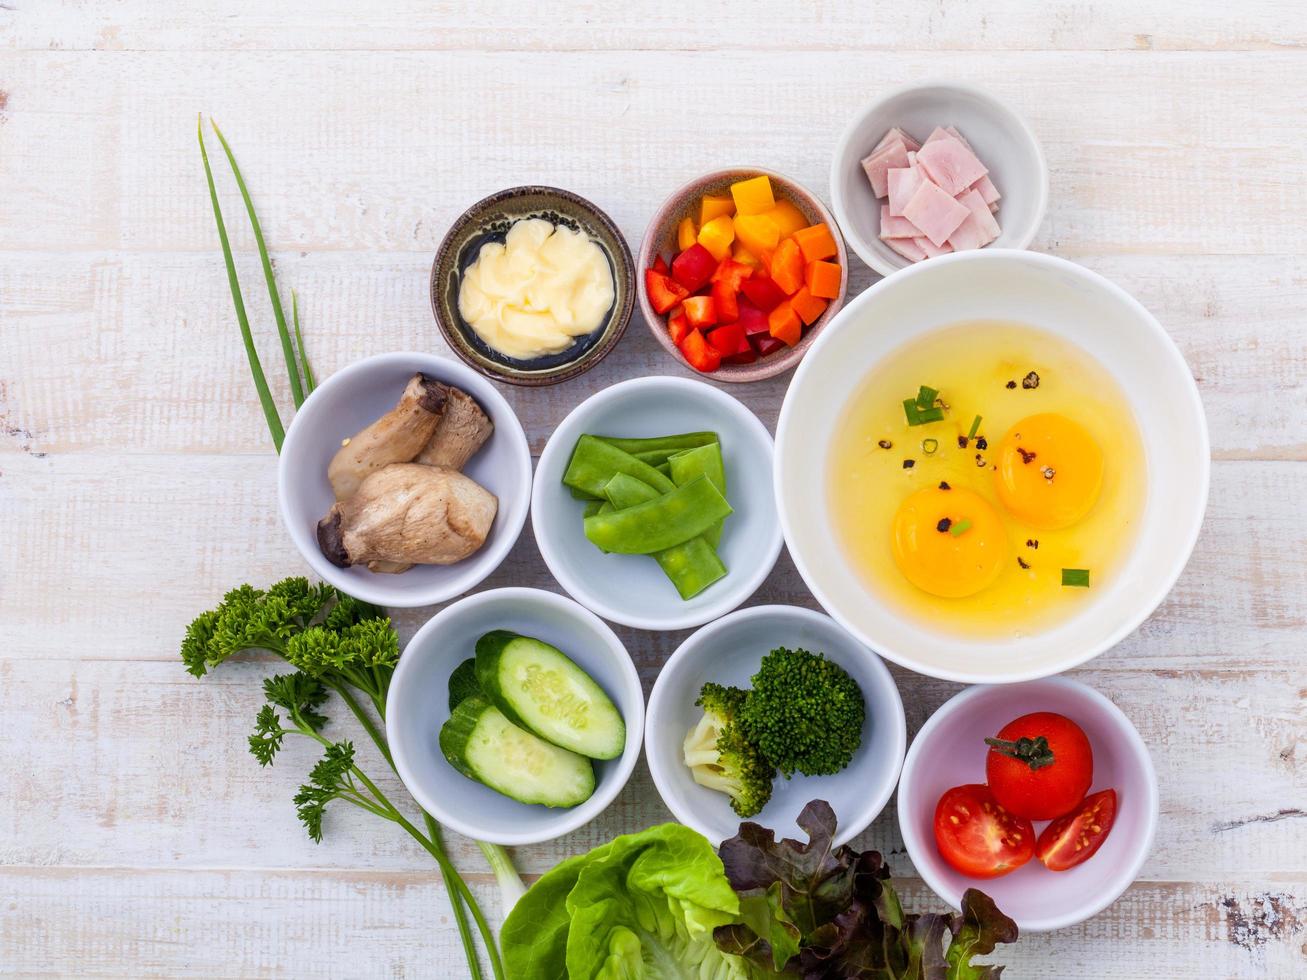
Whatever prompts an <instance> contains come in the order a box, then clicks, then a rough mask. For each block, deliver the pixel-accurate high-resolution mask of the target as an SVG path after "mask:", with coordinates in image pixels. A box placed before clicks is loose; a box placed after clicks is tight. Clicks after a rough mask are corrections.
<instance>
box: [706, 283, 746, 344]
mask: <svg viewBox="0 0 1307 980" xmlns="http://www.w3.org/2000/svg"><path fill="white" fill-rule="evenodd" d="M712 302H713V310H714V311H715V312H716V313H717V322H718V323H734V322H735V321H736V320H738V319H739V318H740V298H739V296H738V295H737V293H736V291H735V290H734V289H732V288H731V284H730V283H729V282H727V281H726V280H724V279H720V280H718V281H717V282H715V283H713V284H712ZM730 353H732V354H734V353H735V352H734V351H731V352H730Z"/></svg>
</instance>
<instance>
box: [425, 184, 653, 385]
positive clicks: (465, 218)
mask: <svg viewBox="0 0 1307 980" xmlns="http://www.w3.org/2000/svg"><path fill="white" fill-rule="evenodd" d="M524 218H543V219H545V220H546V221H551V222H553V223H554V224H556V225H565V226H567V227H568V228H571V229H572V230H573V231H581V232H584V233H585V234H586V235H588V236H589V237H590V238H591V239H593V240H594V241H595V242H596V243H597V244H598V245H599V247H600V249H602V250H603V253H604V255H605V256H606V257H607V259H608V265H609V267H610V269H611V270H612V273H613V305H612V307H611V308H610V309H609V310H608V313H607V315H606V316H605V317H604V321H603V323H601V324H600V325H599V327H598V328H597V329H596V330H594V331H593V332H591V333H589V334H587V335H586V336H584V337H578V338H577V339H576V340H575V342H573V344H572V346H571V347H569V348H567V350H565V351H561V352H560V353H558V354H550V355H547V356H545V357H537V358H533V359H532V360H529V361H524V360H519V359H517V358H513V357H507V356H506V355H504V354H501V353H499V351H497V350H494V349H493V348H492V347H489V346H488V345H487V344H486V343H485V342H484V341H483V340H482V339H481V338H480V337H478V336H477V334H476V331H474V330H473V329H472V327H471V326H470V325H469V324H468V323H467V321H466V320H464V319H463V317H462V316H461V315H460V314H459V312H458V289H459V283H460V281H461V279H462V275H463V272H464V271H465V270H466V269H467V268H468V266H470V265H471V264H472V263H473V262H475V261H476V258H477V254H478V253H479V252H480V251H481V246H482V245H483V244H485V243H486V242H489V241H495V240H500V241H502V240H503V238H504V236H505V235H506V234H508V229H509V227H511V226H512V224H513V222H515V221H520V220H522V219H524ZM634 268H635V266H634V263H633V262H632V260H631V250H630V248H629V247H627V244H626V239H624V238H623V237H622V233H621V232H620V231H619V230H618V228H617V225H615V224H614V223H613V220H612V219H611V218H610V217H608V215H606V214H605V213H604V212H603V211H601V210H600V209H599V208H597V207H595V205H593V204H591V203H590V202H589V201H587V200H586V199H585V198H583V197H580V196H578V195H576V194H573V193H572V192H571V191H565V190H561V189H560V188H557V187H539V186H524V187H509V188H507V189H506V190H502V191H498V192H497V193H494V194H491V195H490V196H489V197H487V198H483V199H482V200H480V201H477V203H476V204H474V205H472V206H471V207H470V208H468V209H467V210H466V211H464V212H463V213H462V214H461V215H460V216H459V218H458V220H457V221H455V222H454V224H453V226H452V227H451V228H450V229H449V231H448V232H446V233H445V237H444V240H443V241H441V243H440V248H439V249H437V250H436V258H435V261H434V262H433V263H432V265H431V312H432V313H433V314H435V317H436V324H437V326H439V327H440V332H441V333H442V334H443V335H444V337H445V340H446V342H447V343H448V344H449V346H450V348H451V349H452V350H453V351H454V353H455V354H457V355H458V356H459V357H461V358H462V359H463V360H464V361H466V362H467V364H468V365H470V366H471V367H472V368H474V369H475V370H477V371H480V372H481V373H482V374H484V375H485V376H486V377H488V378H492V379H494V380H495V381H507V382H508V383H509V384H515V385H526V386H540V385H552V384H558V382H560V381H567V380H568V379H570V378H575V377H576V376H577V375H579V374H584V373H585V372H586V371H588V370H590V369H591V368H592V367H594V366H595V365H596V364H598V363H599V362H600V361H602V360H603V359H604V358H605V357H606V356H607V355H608V353H609V352H610V351H611V350H612V349H613V348H614V347H615V346H616V345H617V341H618V340H620V339H621V337H622V334H624V333H625V332H626V326H627V324H629V323H630V322H631V311H632V309H633V308H634V306H635V274H634Z"/></svg>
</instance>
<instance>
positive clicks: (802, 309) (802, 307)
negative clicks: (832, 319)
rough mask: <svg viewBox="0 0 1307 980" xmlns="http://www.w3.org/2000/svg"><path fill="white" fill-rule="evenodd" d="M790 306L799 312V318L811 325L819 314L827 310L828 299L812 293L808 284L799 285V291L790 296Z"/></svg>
mask: <svg viewBox="0 0 1307 980" xmlns="http://www.w3.org/2000/svg"><path fill="white" fill-rule="evenodd" d="M790 306H792V307H793V308H794V312H795V313H797V314H799V319H800V320H802V321H803V322H804V324H805V325H807V326H811V325H812V324H813V323H815V322H816V320H817V318H818V317H819V316H821V315H822V314H823V313H825V312H826V301H825V300H824V299H818V298H817V297H816V296H814V295H812V293H811V292H809V291H808V287H807V286H801V287H799V291H798V292H797V293H795V294H794V295H793V296H791V297H790Z"/></svg>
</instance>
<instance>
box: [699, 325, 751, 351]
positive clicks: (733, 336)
mask: <svg viewBox="0 0 1307 980" xmlns="http://www.w3.org/2000/svg"><path fill="white" fill-rule="evenodd" d="M708 343H709V344H711V345H712V346H713V348H714V349H715V350H716V351H717V353H719V354H721V355H722V357H730V356H731V355H732V354H738V353H740V351H742V350H748V349H749V341H748V340H747V339H746V338H745V336H744V328H743V327H742V326H740V325H739V324H738V323H728V324H727V325H726V326H724V327H718V328H717V329H716V330H714V331H713V332H712V333H710V334H708Z"/></svg>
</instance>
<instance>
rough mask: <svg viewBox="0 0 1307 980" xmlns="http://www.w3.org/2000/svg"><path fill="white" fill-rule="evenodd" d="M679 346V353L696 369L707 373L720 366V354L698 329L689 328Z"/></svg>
mask: <svg viewBox="0 0 1307 980" xmlns="http://www.w3.org/2000/svg"><path fill="white" fill-rule="evenodd" d="M680 347H681V354H682V355H684V357H685V360H686V361H687V362H688V363H689V365H690V367H692V368H694V369H695V370H696V371H702V372H703V373H705V374H708V373H710V372H712V371H716V370H717V369H718V368H719V367H721V366H722V355H721V354H720V353H718V352H717V349H716V348H714V347H711V346H709V344H708V341H707V340H705V339H704V336H703V334H702V333H700V332H699V331H698V330H691V331H690V332H689V333H688V334H686V335H685V339H684V340H682V341H681V344H680Z"/></svg>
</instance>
